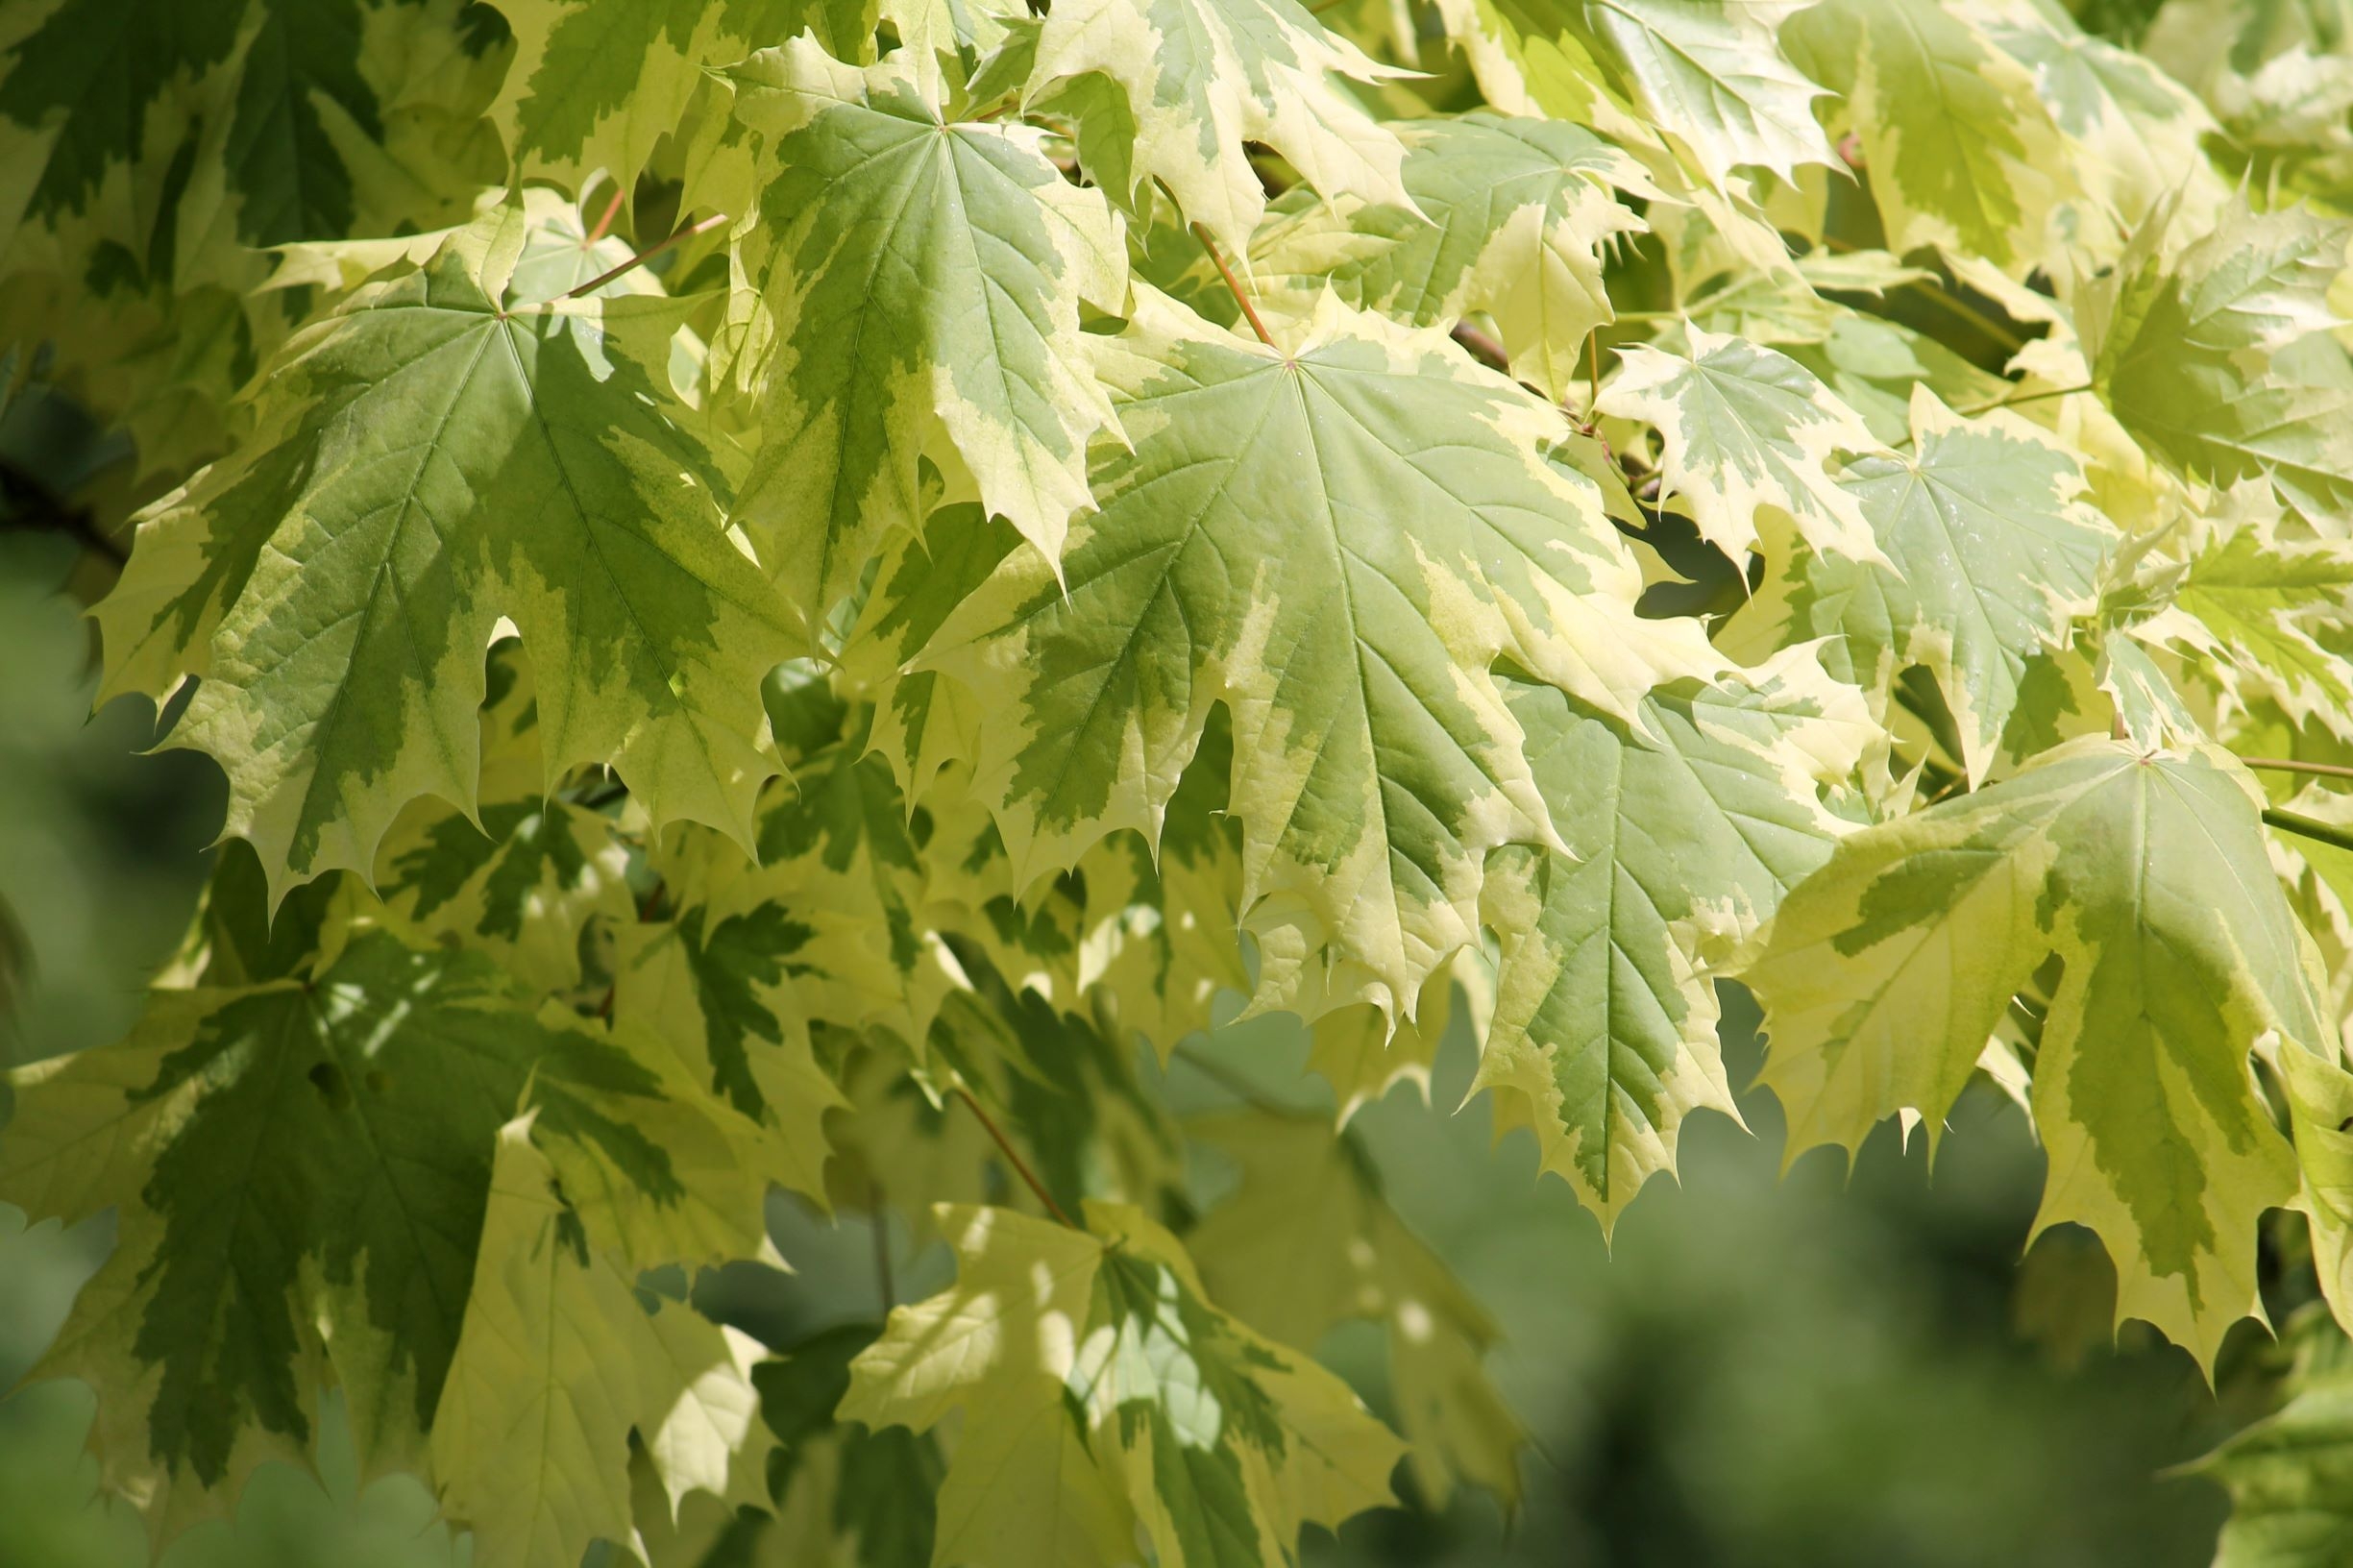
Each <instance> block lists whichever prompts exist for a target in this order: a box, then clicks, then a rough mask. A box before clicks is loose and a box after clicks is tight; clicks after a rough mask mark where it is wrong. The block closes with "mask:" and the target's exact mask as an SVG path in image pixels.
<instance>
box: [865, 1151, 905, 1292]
mask: <svg viewBox="0 0 2353 1568" xmlns="http://www.w3.org/2000/svg"><path fill="white" fill-rule="evenodd" d="M866 1201H867V1204H868V1206H869V1207H870V1209H871V1210H872V1211H873V1214H874V1288H875V1289H877V1290H879V1291H880V1292H881V1293H882V1315H883V1316H885V1317H889V1316H890V1315H891V1309H892V1308H894V1307H895V1306H897V1305H898V1292H897V1290H895V1288H893V1286H892V1284H891V1211H890V1210H889V1209H888V1208H886V1207H884V1205H883V1201H882V1184H881V1183H880V1182H874V1181H870V1182H869V1183H867V1193H866Z"/></svg>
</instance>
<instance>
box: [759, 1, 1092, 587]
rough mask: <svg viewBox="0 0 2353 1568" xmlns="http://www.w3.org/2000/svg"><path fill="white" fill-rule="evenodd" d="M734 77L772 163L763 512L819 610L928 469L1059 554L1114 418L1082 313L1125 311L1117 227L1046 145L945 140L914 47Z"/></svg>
mask: <svg viewBox="0 0 2353 1568" xmlns="http://www.w3.org/2000/svg"><path fill="white" fill-rule="evenodd" d="M730 78H731V80H732V81H733V82H734V84H735V87H736V113H737V115H738V116H739V117H740V118H742V120H743V121H744V122H745V123H746V124H747V125H749V126H751V127H752V128H754V129H755V130H758V131H759V132H761V133H762V134H763V135H765V136H767V137H768V138H769V142H770V155H769V156H770V158H771V159H772V165H771V166H770V167H769V169H768V170H767V172H768V174H769V175H770V179H769V182H768V184H767V186H766V188H765V190H764V191H763V193H762V195H761V198H760V209H759V212H758V213H757V214H756V220H755V221H754V222H753V223H752V224H751V225H749V226H748V234H747V238H746V244H747V246H748V249H750V250H751V251H752V253H753V254H752V256H751V257H750V258H749V265H750V266H751V267H752V269H753V271H754V275H755V281H756V282H758V283H759V285H760V286H761V288H762V291H763V297H764V299H765V301H766V303H767V306H768V308H769V309H770V310H771V311H772V313H773V315H774V318H775V332H776V346H775V350H774V355H773V358H772V360H771V361H770V362H769V363H767V365H766V367H765V378H766V380H765V386H766V401H765V404H764V409H763V413H764V430H765V437H764V441H763V444H762V448H761V451H760V453H759V455H758V457H757V458H756V460H755V462H754V465H753V472H752V478H751V480H750V484H749V488H748V494H747V500H746V503H745V513H744V520H745V522H746V524H747V526H748V527H750V528H751V529H752V530H753V531H754V533H755V535H756V537H757V538H758V539H759V541H760V542H761V544H762V547H763V554H764V555H765V557H766V558H767V559H768V560H769V562H770V564H771V568H772V571H774V572H775V573H776V574H777V576H778V577H779V579H780V580H781V581H783V582H784V583H785V585H786V587H787V589H788V592H790V593H791V594H792V596H793V597H794V598H795V600H797V602H798V603H800V604H801V605H802V606H803V607H804V608H806V609H807V610H809V611H810V613H811V614H812V616H813V617H817V616H821V614H822V612H823V610H824V609H825V608H826V607H827V606H829V605H830V604H831V603H832V602H833V600H835V599H836V598H837V597H839V596H840V595H841V594H842V593H843V592H845V591H846V589H848V588H849V587H850V586H851V585H852V584H854V583H855V582H856V580H857V577H858V574H859V573H860V572H861V571H862V570H863V569H864V568H865V567H866V565H867V563H868V561H869V559H870V557H871V556H872V555H873V554H874V553H875V552H876V550H877V548H878V547H879V546H880V544H881V543H882V541H883V539H884V538H885V536H886V535H887V534H888V533H889V532H890V531H891V530H893V529H895V528H904V529H913V528H916V527H919V526H920V525H921V523H922V522H923V520H924V518H925V517H926V516H927V515H928V514H929V512H930V509H931V508H930V499H931V498H928V497H927V496H926V494H925V488H924V484H923V481H922V478H921V475H920V465H921V461H922V459H924V458H925V457H929V458H931V459H933V460H934V461H935V462H938V463H942V464H945V465H948V466H951V467H954V466H958V465H960V466H961V468H962V470H964V471H966V472H968V474H969V477H970V481H971V483H972V484H973V485H974V486H976V487H977V489H978V492H979V498H980V501H981V502H982V503H983V505H984V506H985V507H986V508H987V509H988V510H989V511H991V512H993V513H996V514H999V515H1002V516H1003V517H1005V518H1006V519H1007V520H1008V521H1009V522H1011V523H1012V524H1013V525H1014V526H1015V527H1017V528H1018V529H1019V530H1020V531H1021V534H1022V536H1023V537H1024V538H1026V539H1028V540H1030V541H1031V542H1032V543H1033V544H1035V545H1037V546H1038V547H1039V549H1041V550H1042V551H1044V552H1045V554H1046V555H1047V556H1048V558H1052V557H1054V556H1056V555H1058V554H1059V553H1060V552H1061V549H1062V542H1063V538H1064V535H1065V532H1066V528H1067V527H1068V525H1069V521H1070V517H1071V515H1072V513H1074V512H1076V511H1079V510H1081V509H1082V508H1084V507H1085V506H1086V505H1087V504H1088V502H1089V497H1088V491H1087V471H1086V448H1087V441H1088V438H1089V436H1091V434H1092V433H1093V432H1094V431H1095V430H1097V429H1101V428H1102V427H1104V426H1105V425H1108V424H1110V423H1111V419H1112V415H1111V409H1110V407H1109V405H1108V404H1107V403H1106V401H1105V399H1104V396H1103V394H1102V392H1101V391H1099V390H1098V389H1097V388H1096V386H1095V383H1094V380H1093V378H1092V377H1091V375H1090V374H1089V371H1088V367H1087V361H1086V355H1085V353H1084V351H1083V349H1082V346H1081V339H1080V335H1079V302H1080V301H1081V300H1082V299H1085V300H1088V301H1091V302H1092V303H1093V304H1095V305H1097V306H1101V307H1103V308H1106V309H1116V308H1118V307H1119V306H1120V305H1121V304H1122V303H1123V300H1124V294H1125V288H1126V277H1127V269H1126V259H1125V256H1124V254H1123V252H1122V250H1121V247H1120V243H1119V226H1118V220H1117V218H1116V217H1115V216H1114V215H1113V213H1112V211H1111V209H1110V208H1109V207H1107V206H1106V205H1105V203H1104V201H1103V198H1102V196H1101V195H1100V193H1098V192H1095V191H1091V190H1084V189H1081V188H1079V187H1077V186H1074V185H1072V184H1069V183H1068V182H1066V181H1065V180H1064V179H1063V177H1062V174H1061V172H1060V171H1059V170H1057V169H1056V168H1055V167H1054V165H1053V164H1052V163H1051V162H1050V161H1048V160H1047V159H1046V157H1045V154H1044V152H1043V151H1042V149H1041V147H1040V139H1041V133H1039V132H1037V131H1035V130H1033V129H1031V128H1029V127H1026V126H1022V125H1019V124H957V125H949V124H946V123H944V121H943V119H942V110H941V108H940V104H939V100H938V97H937V89H936V87H935V88H931V89H926V87H925V86H923V84H922V82H921V80H920V77H919V73H918V72H917V70H916V67H915V62H914V61H913V60H912V59H911V58H910V56H908V55H907V54H905V53H901V54H897V55H894V56H893V57H892V58H891V59H889V60H887V61H883V62H881V63H880V64H877V65H874V66H872V67H870V68H868V69H866V70H863V71H861V70H859V69H857V68H855V67H853V66H848V65H844V64H842V63H841V62H840V61H835V60H834V59H832V58H831V57H830V56H828V55H826V54H825V52H824V51H823V50H821V49H820V48H819V47H818V46H817V45H816V43H815V42H814V41H813V40H812V39H809V38H806V37H803V38H798V39H796V40H795V41H794V42H792V43H790V44H788V45H786V46H785V47H783V48H782V49H774V50H767V51H763V52H762V53H760V54H758V55H755V56H753V57H752V58H751V59H750V60H748V61H745V62H744V63H743V64H741V65H739V66H737V67H735V68H734V69H733V70H732V71H731V73H730Z"/></svg>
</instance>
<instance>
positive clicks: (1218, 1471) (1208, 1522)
mask: <svg viewBox="0 0 2353 1568" xmlns="http://www.w3.org/2000/svg"><path fill="white" fill-rule="evenodd" d="M1086 1213H1087V1224H1088V1227H1089V1229H1088V1230H1086V1231H1078V1230H1072V1229H1068V1228H1066V1227H1062V1226H1057V1225H1051V1224H1048V1223H1047V1222H1046V1221H1043V1220H1035V1219H1028V1218H1025V1217H1023V1216H1021V1215H1018V1214H1012V1213H1005V1212H1003V1211H1001V1210H989V1209H964V1210H955V1211H946V1212H944V1213H942V1215H941V1224H942V1228H943V1229H944V1231H945V1232H946V1234H947V1236H948V1237H949V1239H950V1241H951V1243H952V1244H953V1245H954V1247H955V1249H956V1257H957V1278H956V1284H955V1285H954V1286H952V1287H950V1288H949V1289H948V1290H947V1291H946V1292H944V1293H943V1294H941V1295H938V1296H934V1297H933V1298H931V1299H930V1300H929V1301H925V1302H920V1303H919V1304H917V1305H916V1306H913V1307H906V1308H901V1309H899V1310H898V1311H895V1312H894V1313H892V1315H891V1322H890V1325H889V1327H888V1330H887V1332H886V1333H885V1334H884V1335H883V1336H882V1337H881V1338H880V1339H878V1340H876V1341H875V1342H874V1344H873V1346H872V1347H871V1348H870V1349H869V1350H867V1351H866V1352H865V1353H864V1354H862V1355H861V1356H859V1358H858V1359H857V1360H856V1361H854V1362H853V1363H851V1368H850V1370H851V1383H850V1390H849V1395H848V1397H847V1398H846V1400H844V1402H843V1405H842V1409H841V1414H842V1416H843V1418H845V1419H847V1420H858V1421H864V1422H866V1423H868V1424H869V1425H870V1426H876V1427H880V1426H888V1425H894V1424H895V1425H901V1426H906V1427H910V1428H913V1429H915V1430H916V1431H918V1432H923V1431H928V1430H929V1429H930V1428H932V1427H933V1426H935V1425H937V1424H938V1423H939V1422H940V1421H941V1420H942V1419H944V1417H945V1416H947V1415H948V1414H949V1413H950V1412H951V1411H955V1410H962V1411H963V1412H964V1416H965V1430H964V1438H963V1441H962V1442H961V1443H960V1445H959V1446H958V1448H957V1451H956V1454H955V1456H954V1457H953V1458H951V1459H950V1461H949V1464H948V1473H947V1478H946V1480H945V1482H944V1483H943V1485H942V1487H941V1500H940V1535H941V1541H942V1551H943V1554H944V1555H947V1554H951V1553H952V1554H953V1556H952V1557H951V1558H950V1560H956V1561H963V1562H968V1563H971V1564H974V1565H975V1568H1021V1565H1027V1564H1032V1563H1040V1562H1045V1563H1057V1564H1073V1565H1076V1564H1083V1563H1093V1562H1107V1561H1117V1560H1120V1559H1121V1558H1122V1557H1124V1556H1126V1555H1127V1554H1128V1551H1129V1547H1128V1542H1129V1541H1130V1539H1131V1538H1132V1532H1133V1531H1135V1530H1136V1529H1137V1528H1138V1527H1139V1526H1140V1528H1141V1530H1142V1532H1143V1533H1144V1535H1145V1536H1146V1537H1147V1538H1149V1540H1150V1541H1151V1543H1152V1549H1153V1555H1154V1557H1155V1559H1156V1560H1157V1561H1159V1562H1161V1563H1164V1564H1166V1565H1168V1568H1209V1565H1215V1568H1227V1565H1233V1568H1242V1565H1245V1564H1251V1565H1255V1564H1264V1563H1275V1562H1281V1561H1284V1560H1287V1558H1289V1557H1290V1556H1292V1555H1293V1554H1294V1552H1295V1551H1296V1543H1297V1539H1298V1532H1299V1530H1300V1527H1301V1526H1302V1525H1304V1524H1308V1523H1321V1524H1327V1525H1329V1524H1333V1523H1336V1522H1337V1521H1338V1520H1339V1519H1341V1518H1344V1517H1346V1516H1347V1515H1348V1514H1350V1513H1354V1512H1356V1511H1358V1510H1359V1509H1361V1508H1363V1507H1370V1506H1374V1505H1377V1504H1379V1503H1381V1502H1383V1501H1385V1499H1386V1498H1387V1497H1388V1495H1389V1493H1388V1475H1389V1471H1390V1469H1391V1467H1392V1466H1393V1465H1394V1464H1395V1463H1396V1461H1397V1459H1398V1458H1399V1457H1400V1454H1401V1452H1402V1449H1401V1445H1400V1444H1399V1443H1398V1442H1397V1440H1396V1439H1395V1438H1394V1437H1392V1436H1391V1435H1389V1433H1387V1432H1386V1431H1385V1429H1383V1428H1382V1427H1381V1426H1380V1424H1379V1423H1377V1422H1375V1421H1374V1420H1373V1419H1372V1418H1371V1417H1370V1416H1369V1415H1367V1414H1366V1413H1365V1412H1364V1409H1363V1408H1362V1406H1360V1405H1359V1404H1358V1403H1357V1401H1356V1399H1355V1397H1354V1396H1353V1395H1351V1394H1350V1393H1349V1392H1348V1390H1347V1387H1346V1386H1345V1385H1344V1384H1341V1383H1340V1382H1339V1380H1338V1379H1336V1378H1335V1377H1334V1376H1333V1375H1332V1374H1331V1373H1329V1372H1326V1371H1324V1370H1323V1369H1322V1368H1321V1367H1318V1366H1316V1365H1315V1364H1314V1363H1313V1362H1312V1361H1309V1360H1305V1359H1304V1358H1302V1357H1300V1356H1298V1355H1296V1354H1294V1353H1292V1352H1290V1351H1287V1350H1284V1349H1282V1348H1281V1347H1279V1346H1277V1345H1275V1344H1273V1343H1271V1342H1269V1341H1267V1340H1265V1339H1263V1338H1261V1337H1260V1336H1259V1335H1256V1334H1254V1333H1252V1332H1251V1331H1250V1330H1249V1329H1247V1328H1244V1327H1243V1326H1242V1325H1241V1324H1239V1323H1238V1322H1236V1321H1235V1320H1234V1319H1233V1318H1232V1317H1229V1316H1227V1315H1226V1314H1225V1313H1223V1312H1221V1311H1218V1310H1217V1309H1216V1308H1215V1307H1214V1306H1213V1305H1212V1304H1211V1303H1210V1302H1209V1300H1208V1299H1207V1297H1206V1296H1205V1295H1204V1293H1203V1290H1202V1286H1201V1282H1200V1279H1199V1277H1198V1276H1197V1275H1196V1274H1195V1272H1194V1270H1193V1265H1192V1263H1191V1262H1190V1260H1189V1259H1188V1258H1187V1256H1186V1255H1185V1252H1184V1249H1183V1247H1182V1246H1181V1245H1180V1244H1179V1243H1178V1242H1177V1240H1176V1238H1175V1237H1171V1236H1169V1235H1168V1234H1167V1232H1165V1231H1164V1230H1162V1229H1161V1228H1160V1227H1159V1226H1157V1225H1155V1224H1153V1223H1152V1222H1151V1221H1150V1220H1148V1219H1146V1218H1145V1217H1144V1216H1143V1215H1142V1214H1141V1213H1140V1212H1138V1211H1136V1210H1133V1209H1127V1208H1122V1207H1119V1206H1116V1205H1105V1204H1090V1205H1088V1207H1087V1212H1086ZM1131 1521H1132V1522H1131Z"/></svg>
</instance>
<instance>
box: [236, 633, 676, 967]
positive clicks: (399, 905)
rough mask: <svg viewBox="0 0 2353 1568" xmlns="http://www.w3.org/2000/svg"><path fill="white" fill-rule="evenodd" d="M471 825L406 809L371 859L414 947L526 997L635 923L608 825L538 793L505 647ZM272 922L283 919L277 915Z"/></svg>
mask: <svg viewBox="0 0 2353 1568" xmlns="http://www.w3.org/2000/svg"><path fill="white" fill-rule="evenodd" d="M490 668H491V673H490V677H489V678H490V691H489V697H488V699H487V700H486V701H484V702H483V704H482V713H481V757H482V775H481V789H480V796H479V799H478V807H477V813H476V815H477V817H478V821H468V820H467V819H466V818H465V817H464V816H462V815H460V814H459V813H457V812H455V811H453V810H451V809H450V808H449V807H448V806H447V805H446V804H444V803H443V802H441V801H438V800H430V799H428V800H418V801H413V802H411V803H410V804H409V806H408V807H407V808H406V809H405V810H404V811H403V812H402V813H401V815H400V816H399V817H398V818H396V819H394V821H393V825H392V827H391V829H390V830H389V831H388V832H386V834H385V835H384V840H383V843H382V844H381V845H379V847H378V849H377V858H376V869H377V874H376V891H377V894H378V895H379V896H380V897H381V898H382V899H383V900H384V903H385V904H386V906H388V907H389V908H390V909H391V910H392V911H393V912H394V913H395V914H397V915H399V916H400V917H401V918H402V919H404V920H405V921H406V922H407V924H408V925H409V926H410V927H411V928H413V929H414V930H416V931H417V932H419V933H421V934H422V935H423V936H425V937H428V938H430V939H434V940H439V941H444V942H450V943H455V944H457V945H460V946H470V947H474V948H477V949H478V950H480V951H482V952H484V953H486V954H488V955H489V956H490V957H492V958H493V959H495V960H496V961H497V962H498V963H499V964H500V966H501V967H502V968H504V969H505V970H506V971H507V972H508V973H509V974H512V975H514V976H515V977H516V978H517V979H518V980H519V981H521V982H522V984H523V985H524V986H525V987H526V988H527V989H528V990H531V991H539V992H558V993H561V992H573V991H575V990H576V989H577V988H578V987H579V986H580V985H581V983H582V981H583V979H584V978H585V976H584V975H583V973H582V966H581V953H582V944H583V943H584V942H590V941H593V940H594V938H593V935H592V927H602V928H606V929H613V928H619V927H621V926H623V925H625V924H627V923H628V922H629V921H630V920H632V919H635V918H636V910H635V908H634V900H632V899H631V897H630V895H629V890H628V885H627V882H626V880H625V878H626V874H627V870H628V851H627V849H626V848H625V846H624V845H623V844H622V843H621V841H620V839H619V838H618V836H617V835H616V834H615V832H614V825H613V823H612V822H611V821H609V820H607V819H606V818H604V817H602V816H601V815H599V814H598V813H596V812H593V811H589V810H586V809H584V808H582V807H580V806H576V805H574V804H572V803H571V802H570V801H566V800H561V799H553V798H551V797H550V796H548V793H547V769H546V767H545V765H544V764H543V763H542V762H541V761H540V755H539V729H538V720H537V713H538V705H539V704H538V694H537V690H536V687H535V686H534V684H533V682H532V680H531V678H530V672H529V668H528V666H527V664H526V663H525V661H524V659H523V658H522V655H521V652H520V650H519V649H517V648H516V647H514V646H513V645H504V646H502V647H500V648H497V649H492V652H491V667H490ZM280 919H283V916H281V917H280Z"/></svg>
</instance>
